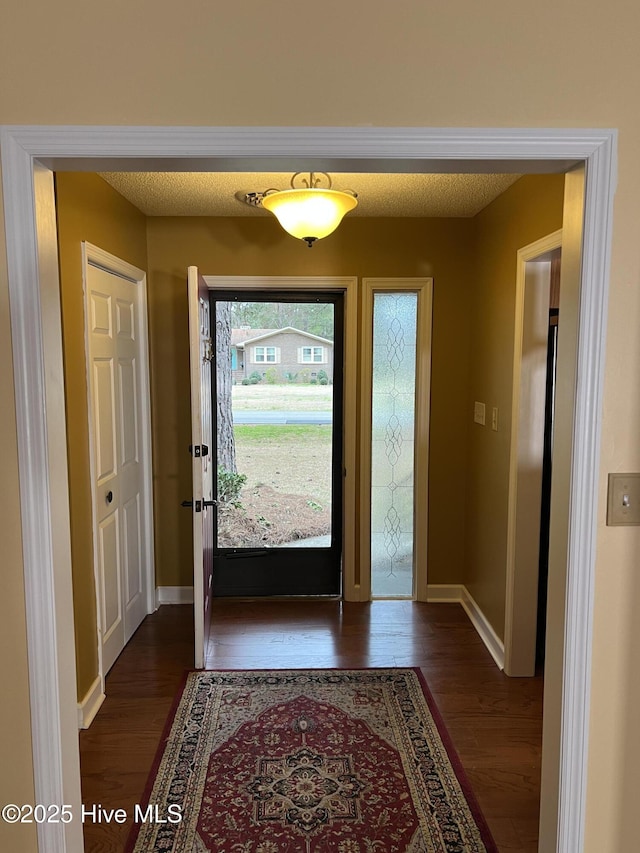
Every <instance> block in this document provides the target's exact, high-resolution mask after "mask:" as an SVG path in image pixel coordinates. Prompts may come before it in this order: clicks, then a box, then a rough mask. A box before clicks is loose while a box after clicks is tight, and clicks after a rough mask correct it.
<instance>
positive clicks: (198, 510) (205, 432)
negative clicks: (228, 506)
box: [187, 267, 214, 669]
mask: <svg viewBox="0 0 640 853" xmlns="http://www.w3.org/2000/svg"><path fill="white" fill-rule="evenodd" d="M187 289H188V298H189V359H190V365H191V455H192V458H193V459H192V471H193V490H192V504H193V506H192V513H193V620H194V634H195V664H194V665H195V667H196V669H202V667H204V661H205V654H206V648H207V642H208V640H209V627H210V623H211V613H210V611H211V581H212V578H213V501H214V497H213V480H214V477H213V463H214V460H213V416H212V385H211V378H212V375H211V364H212V360H213V354H214V346H213V342H212V334H211V330H212V329H211V327H212V322H211V309H210V304H209V288H208V287H207V284H206V282H205V280H204V279H203V278H202V276H200V275H198V269H197V267H189V269H188V271H187Z"/></svg>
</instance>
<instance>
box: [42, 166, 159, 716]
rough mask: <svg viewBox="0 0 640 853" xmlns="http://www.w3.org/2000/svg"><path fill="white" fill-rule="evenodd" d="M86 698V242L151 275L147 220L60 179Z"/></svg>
mask: <svg viewBox="0 0 640 853" xmlns="http://www.w3.org/2000/svg"><path fill="white" fill-rule="evenodd" d="M56 202H57V213H58V241H59V249H60V287H61V302H62V327H63V336H64V374H65V391H66V411H67V445H68V447H67V452H68V460H69V491H70V495H71V500H70V511H71V555H72V560H73V605H74V614H75V620H74V625H75V634H76V666H77V680H78V699H83V698H84V696H85V695H86V693H87V692H88V690H89V688H90V687H91V685H92V683H93V681H94V679H95V677H96V675H97V674H98V650H97V639H96V593H95V584H94V578H93V537H92V532H91V531H92V521H91V480H90V476H89V431H88V422H87V418H88V414H87V403H86V401H87V376H86V366H85V325H84V295H83V289H82V249H81V243H82V241H83V240H85V241H87V242H89V243H93V244H94V245H95V246H99V247H100V248H101V249H104V250H105V251H107V252H111V254H113V255H116V256H117V257H119V258H121V259H122V260H124V261H128V262H129V263H130V264H133V265H134V266H137V267H140V268H141V269H146V266H147V243H146V220H145V217H144V216H143V215H142V214H141V213H140V211H139V210H137V208H135V207H133V205H131V204H129V202H128V201H126V200H125V199H124V198H122V196H121V195H119V194H118V193H117V192H115V190H114V189H112V187H110V186H109V185H108V184H107V183H105V181H103V180H102V178H99V177H98V176H97V175H91V174H86V175H84V174H75V173H64V172H62V173H59V174H58V175H57V176H56Z"/></svg>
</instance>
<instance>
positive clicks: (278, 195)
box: [245, 172, 358, 248]
mask: <svg viewBox="0 0 640 853" xmlns="http://www.w3.org/2000/svg"><path fill="white" fill-rule="evenodd" d="M306 174H307V173H306V172H304V173H303V172H296V174H295V175H294V176H293V177H292V178H291V189H290V190H274V189H270V190H265V191H264V192H262V193H259V192H253V193H247V195H246V196H245V201H246V202H247V203H248V204H253V205H261V206H262V207H264V208H265V209H266V210H268V211H269V212H270V213H273V215H274V216H275V217H276V219H277V220H278V222H279V223H280V225H282V227H283V228H284V230H285V231H286V232H287V233H288V234H291V236H292V237H297V238H298V239H300V240H304V242H305V243H306V244H307V246H309V248H311V246H313V244H314V243H315V242H316V240H320V239H321V238H322V237H326V236H327V235H328V234H331V233H332V232H333V231H335V230H336V228H337V227H338V225H340V222H341V221H342V218H343V216H344V215H345V214H346V213H349V211H350V210H353V208H354V207H355V206H356V205H357V204H358V201H357V196H356V193H354V192H352V191H351V190H344V191H339V190H334V189H332V186H331V178H330V177H329V175H328V174H327V173H326V172H309V173H308V177H304V175H306ZM323 183H326V184H327V186H322V184H323Z"/></svg>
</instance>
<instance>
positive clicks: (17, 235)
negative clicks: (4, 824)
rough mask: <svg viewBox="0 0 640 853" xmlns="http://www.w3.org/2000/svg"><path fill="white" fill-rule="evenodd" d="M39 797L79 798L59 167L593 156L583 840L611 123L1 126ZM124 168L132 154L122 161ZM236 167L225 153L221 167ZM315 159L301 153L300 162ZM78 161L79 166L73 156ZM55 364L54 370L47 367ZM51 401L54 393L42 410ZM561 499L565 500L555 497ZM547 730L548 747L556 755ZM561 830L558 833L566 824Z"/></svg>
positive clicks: (563, 759)
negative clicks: (603, 126)
mask: <svg viewBox="0 0 640 853" xmlns="http://www.w3.org/2000/svg"><path fill="white" fill-rule="evenodd" d="M0 145H1V154H2V182H3V197H4V204H5V214H6V215H5V230H6V245H7V271H8V280H9V298H10V310H11V329H12V346H13V365H14V375H15V400H16V419H17V426H18V464H19V477H20V501H21V519H22V541H23V565H24V583H25V607H26V622H27V643H28V651H29V685H30V694H31V709H30V710H31V725H32V746H33V764H34V784H35V797H36V801H37V802H43V803H72V804H73V807H74V809H77V808H79V804H80V786H79V762H78V749H77V712H76V696H75V680H74V677H73V675H74V652H73V611H72V594H71V572H70V565H71V554H70V545H69V526H68V522H69V513H68V503H66V502H65V501H64V500H61V499H60V497H61V495H62V494H65V493H66V490H67V466H66V429H65V411H64V398H63V391H62V389H63V366H62V347H61V328H60V310H59V299H60V298H59V276H58V267H57V251H56V223H55V195H54V187H53V180H52V171H51V170H52V169H55V168H60V167H64V166H65V165H67V166H68V164H69V163H70V162H74V161H78V162H79V161H81V167H82V168H83V169H85V170H94V171H104V170H111V171H113V170H116V169H122V168H129V169H132V170H140V171H154V170H156V171H163V170H165V171H166V168H167V162H168V160H167V158H175V160H174V163H173V168H175V169H177V170H178V169H181V168H186V169H187V170H189V169H193V168H196V164H200V165H199V167H200V168H202V165H203V164H204V165H205V166H206V168H208V169H212V170H215V168H216V165H218V166H219V167H222V168H230V167H232V166H238V167H239V168H240V169H241V170H244V171H251V170H252V169H253V170H256V169H258V170H259V169H264V168H273V167H274V166H275V165H276V163H277V164H280V163H282V160H283V158H289V160H291V159H296V161H297V162H301V161H305V163H306V162H308V163H310V164H311V163H313V162H316V161H317V158H318V157H320V158H322V160H323V163H326V164H327V167H328V168H330V167H331V163H332V162H336V164H338V163H340V162H344V159H345V158H346V159H349V160H350V161H351V162H352V163H353V166H354V168H356V169H357V168H358V167H359V168H361V169H362V170H363V171H366V170H369V171H381V172H394V171H402V170H403V169H406V168H407V166H408V165H409V164H413V163H415V168H416V169H417V170H424V169H428V170H429V171H431V172H455V171H468V170H469V168H471V169H472V170H473V171H476V172H477V171H487V172H508V171H512V172H519V173H523V172H527V171H533V172H538V171H545V170H546V171H555V172H561V171H566V170H568V169H570V168H572V167H573V166H574V165H575V164H576V163H583V164H584V165H585V166H586V192H585V205H584V214H585V215H584V221H583V231H582V238H583V239H581V241H580V243H581V245H580V247H577V251H578V256H579V259H580V261H581V267H580V274H579V281H580V297H581V298H580V304H579V329H580V335H579V346H578V353H577V375H576V383H575V389H574V392H575V393H574V401H575V418H573V419H572V420H571V423H570V424H569V425H568V426H567V428H568V430H569V431H570V434H571V454H570V456H571V459H570V470H571V482H570V498H571V499H570V503H569V510H568V512H569V522H570V524H569V527H568V542H567V552H566V553H567V559H566V572H567V584H566V622H565V631H564V643H563V649H562V652H561V655H562V662H563V663H562V666H563V672H562V685H561V688H562V721H561V755H560V760H559V762H558V763H557V765H556V772H557V775H558V777H559V779H560V783H561V784H560V790H559V796H558V797H557V798H556V797H555V794H554V793H553V792H551V798H552V799H553V801H554V803H555V804H556V805H557V821H556V825H555V826H556V830H557V832H556V830H554V833H553V835H554V840H553V841H551V842H550V843H549V844H548V845H547V847H546V849H549V850H551V849H554V850H557V851H561V853H575V851H579V850H582V848H583V842H584V829H585V820H586V812H585V805H586V785H587V779H588V773H587V761H588V735H589V709H590V685H591V679H590V667H591V642H592V630H593V588H594V575H595V556H596V547H595V546H596V526H597V524H596V522H597V509H598V497H599V492H598V487H599V468H598V458H599V446H600V432H601V420H602V384H603V383H602V379H603V369H604V352H605V339H606V322H607V303H608V281H609V265H610V252H611V233H612V209H613V196H614V192H615V186H616V162H617V132H616V131H615V130H612V129H601V128H597V129H594V128H551V129H549V128H498V129H496V128H433V127H412V128H406V127H405V128H392V127H389V128H373V127H371V128H364V127H360V128H354V127H341V128H336V127H305V128H293V127H290V128H286V127H272V128H249V127H191V128H188V127H88V126H76V127H70V126H60V127H39V126H13V127H12V126H8V127H4V128H0ZM125 164H126V165H125ZM223 164H224V165H223ZM301 167H302V165H301ZM75 168H78V166H75ZM45 364H46V369H45ZM43 401H44V402H45V404H46V405H44V406H43ZM552 501H553V499H552ZM545 748H546V747H545V739H544V738H543V756H544V752H545ZM37 831H38V841H39V850H40V853H65V851H69V853H76V851H80V850H82V849H83V847H82V829H81V826H80V825H79V824H78V823H76V822H72V823H70V824H66V825H62V824H40V825H38V827H37ZM556 835H557V844H556V841H555V836H556Z"/></svg>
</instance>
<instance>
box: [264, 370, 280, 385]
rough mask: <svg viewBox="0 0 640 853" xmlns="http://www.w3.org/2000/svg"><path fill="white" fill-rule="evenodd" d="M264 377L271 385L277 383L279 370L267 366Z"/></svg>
mask: <svg viewBox="0 0 640 853" xmlns="http://www.w3.org/2000/svg"><path fill="white" fill-rule="evenodd" d="M264 378H265V380H266V382H267V384H269V385H275V384H276V382H277V381H278V371H277V370H276V369H275V367H269V368H267V372H266V373H265V375H264Z"/></svg>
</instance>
